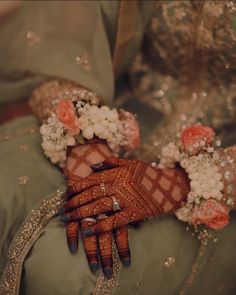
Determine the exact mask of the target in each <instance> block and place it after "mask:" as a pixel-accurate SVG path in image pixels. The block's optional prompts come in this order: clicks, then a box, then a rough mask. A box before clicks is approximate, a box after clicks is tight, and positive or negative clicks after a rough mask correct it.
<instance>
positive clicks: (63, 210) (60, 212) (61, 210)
mask: <svg viewBox="0 0 236 295" xmlns="http://www.w3.org/2000/svg"><path fill="white" fill-rule="evenodd" d="M64 212H65V208H63V207H62V208H61V209H60V210H59V211H58V214H60V215H61V214H63V213H64Z"/></svg>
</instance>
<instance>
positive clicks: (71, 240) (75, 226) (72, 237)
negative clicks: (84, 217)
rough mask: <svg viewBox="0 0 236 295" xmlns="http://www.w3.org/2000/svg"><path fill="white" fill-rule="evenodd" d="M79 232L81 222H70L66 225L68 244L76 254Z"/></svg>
mask: <svg viewBox="0 0 236 295" xmlns="http://www.w3.org/2000/svg"><path fill="white" fill-rule="evenodd" d="M78 232H79V222H78V221H76V222H70V223H68V224H67V225H66V237H67V244H68V247H69V249H70V252H71V253H75V252H77V250H78Z"/></svg>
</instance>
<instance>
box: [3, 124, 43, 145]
mask: <svg viewBox="0 0 236 295" xmlns="http://www.w3.org/2000/svg"><path fill="white" fill-rule="evenodd" d="M38 131H39V127H31V128H24V129H21V130H18V131H17V132H15V133H13V134H11V135H6V134H0V142H2V141H8V140H11V139H14V138H19V137H21V136H24V135H26V134H34V133H36V132H38ZM24 148H26V145H20V149H21V150H23V149H24Z"/></svg>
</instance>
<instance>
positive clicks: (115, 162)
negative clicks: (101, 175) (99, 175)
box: [91, 157, 130, 172]
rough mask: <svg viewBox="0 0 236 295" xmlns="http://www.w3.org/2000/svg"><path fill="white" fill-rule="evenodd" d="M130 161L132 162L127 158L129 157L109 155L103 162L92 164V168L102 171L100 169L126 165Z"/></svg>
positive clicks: (95, 170)
mask: <svg viewBox="0 0 236 295" xmlns="http://www.w3.org/2000/svg"><path fill="white" fill-rule="evenodd" d="M129 162H130V160H127V159H120V158H117V157H109V158H107V159H106V160H105V161H104V162H102V163H98V164H94V165H92V166H91V168H92V170H93V171H94V172H100V171H103V170H107V169H111V168H114V167H119V166H125V165H127V164H128V163H129Z"/></svg>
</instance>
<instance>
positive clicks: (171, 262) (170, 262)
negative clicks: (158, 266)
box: [164, 256, 176, 268]
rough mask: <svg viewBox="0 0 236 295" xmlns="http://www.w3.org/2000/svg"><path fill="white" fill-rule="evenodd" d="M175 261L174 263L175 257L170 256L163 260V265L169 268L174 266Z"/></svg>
mask: <svg viewBox="0 0 236 295" xmlns="http://www.w3.org/2000/svg"><path fill="white" fill-rule="evenodd" d="M175 263H176V260H175V257H172V256H170V257H168V258H167V259H166V261H165V262H164V266H165V267H167V268H170V267H172V266H174V265H175Z"/></svg>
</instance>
